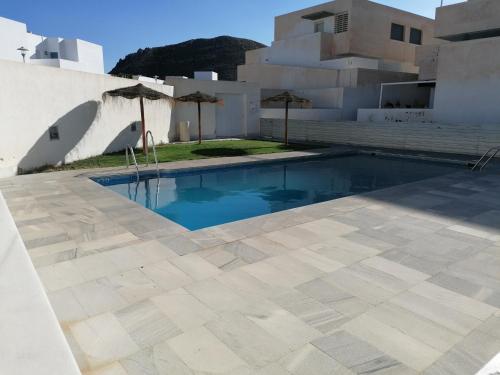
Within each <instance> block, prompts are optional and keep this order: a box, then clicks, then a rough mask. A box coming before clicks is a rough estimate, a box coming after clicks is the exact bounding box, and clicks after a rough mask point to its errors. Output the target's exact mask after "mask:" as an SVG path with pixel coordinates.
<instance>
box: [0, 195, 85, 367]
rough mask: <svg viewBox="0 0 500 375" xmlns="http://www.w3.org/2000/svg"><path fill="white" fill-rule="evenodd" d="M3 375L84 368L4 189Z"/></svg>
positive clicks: (0, 206)
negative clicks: (32, 260)
mask: <svg viewBox="0 0 500 375" xmlns="http://www.w3.org/2000/svg"><path fill="white" fill-rule="evenodd" d="M0 259H2V261H1V262H0V299H1V301H2V302H1V308H0V320H1V322H2V324H1V326H0V353H2V354H1V358H2V360H1V361H0V374H16V375H33V374H37V375H79V374H80V370H79V369H78V366H77V364H76V361H75V359H74V357H73V355H72V353H71V350H70V348H69V346H68V344H67V342H66V340H65V338H64V334H63V332H62V330H61V328H60V326H59V323H58V321H57V318H56V316H55V314H54V311H53V310H52V307H51V306H50V303H49V299H48V298H47V295H46V294H45V291H44V289H43V286H42V283H41V282H40V279H39V278H38V275H37V273H36V271H35V268H34V267H33V264H32V263H31V260H30V257H29V255H28V252H27V251H26V248H25V246H24V244H23V241H22V240H21V237H20V235H19V233H18V231H17V228H16V226H15V224H14V220H13V219H12V217H11V215H10V212H9V210H8V208H7V205H6V203H5V200H4V198H3V196H2V194H1V193H0Z"/></svg>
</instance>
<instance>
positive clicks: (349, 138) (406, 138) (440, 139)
mask: <svg viewBox="0 0 500 375" xmlns="http://www.w3.org/2000/svg"><path fill="white" fill-rule="evenodd" d="M288 126H289V137H290V139H291V140H294V141H302V142H306V141H309V142H325V143H338V144H349V145H359V146H371V147H383V148H394V149H400V150H414V151H429V152H442V153H456V154H468V155H482V154H483V153H485V152H486V151H487V150H488V149H489V148H491V147H494V146H498V145H499V144H500V126H498V125H495V124H493V125H446V124H429V123H394V122H393V123H389V122H386V123H366V122H319V121H297V120H291V121H289V125H288ZM283 133H284V121H283V120H276V119H274V120H270V119H262V120H261V136H262V137H264V138H273V139H282V138H283Z"/></svg>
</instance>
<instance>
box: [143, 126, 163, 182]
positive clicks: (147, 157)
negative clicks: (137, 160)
mask: <svg viewBox="0 0 500 375" xmlns="http://www.w3.org/2000/svg"><path fill="white" fill-rule="evenodd" d="M149 137H151V143H153V155H154V157H155V163H156V172H157V173H158V176H160V167H159V165H158V157H157V155H156V145H155V139H154V137H153V133H152V132H151V130H148V131H147V132H146V147H149V146H148V138H149ZM146 166H149V153H148V152H146Z"/></svg>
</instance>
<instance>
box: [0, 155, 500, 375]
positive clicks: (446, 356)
mask: <svg viewBox="0 0 500 375" xmlns="http://www.w3.org/2000/svg"><path fill="white" fill-rule="evenodd" d="M290 156H297V154H293V153H292V154H287V155H286V157H290ZM276 157H283V156H280V155H274V156H272V158H276ZM264 158H267V156H259V157H251V158H250V157H241V158H231V159H217V160H199V161H193V162H180V163H175V164H169V165H166V166H165V167H166V168H178V167H187V166H206V165H212V164H224V163H227V162H228V160H231V162H248V161H254V160H256V159H264ZM108 172H109V171H108ZM79 173H81V172H58V173H50V174H39V175H29V176H19V177H15V178H9V179H3V180H0V190H1V192H2V194H3V195H4V196H5V198H6V200H7V203H8V206H9V208H10V210H11V213H12V215H13V217H14V219H15V221H16V224H17V226H18V228H19V231H20V233H21V235H22V237H23V240H24V242H25V244H26V247H27V248H28V251H29V254H30V256H31V259H32V261H33V263H34V264H35V266H36V268H37V271H38V274H39V276H40V278H41V280H42V282H43V284H44V286H45V288H46V291H47V294H48V297H49V299H50V301H51V303H52V305H53V308H54V310H55V312H56V314H57V317H58V319H59V321H60V324H61V326H62V328H63V330H64V333H65V335H66V338H67V340H68V343H69V344H70V346H71V348H72V351H73V353H74V355H75V357H76V359H77V361H78V364H79V366H80V368H81V370H82V372H83V373H85V374H92V375H104V374H106V375H110V374H113V375H125V374H128V375H136V374H137V375H138V374H141V375H142V374H151V375H155V374H183V375H184V374H186V375H187V374H235V375H239V374H257V375H265V374H269V375H285V374H287V375H290V374H296V375H310V374H314V375H323V374H342V375H344V374H345V375H348V374H349V375H352V374H376V375H382V374H383V375H388V374H391V375H392V374H418V373H423V374H427V375H441V374H453V375H460V374H464V375H470V374H474V373H476V372H477V371H478V370H479V369H480V368H482V367H483V366H484V365H485V364H486V363H487V362H488V361H489V360H490V359H491V358H493V357H494V356H495V355H496V354H497V353H498V352H499V351H500V309H499V308H500V194H499V192H500V175H493V174H484V173H483V174H480V173H471V172H468V171H464V172H458V173H455V174H452V175H447V176H443V177H439V178H434V179H430V180H425V181H421V182H417V183H412V184H408V185H404V186H399V187H394V188H390V189H386V190H382V191H378V192H372V193H369V194H365V195H359V196H354V197H349V198H344V199H340V200H336V201H330V202H325V203H321V204H316V205H312V206H307V207H303V208H298V209H294V210H290V211H284V212H281V213H276V214H271V215H267V216H264V217H259V218H254V219H249V220H245V221H242V222H236V223H231V224H226V225H221V226H218V227H214V228H209V229H204V230H200V231H196V232H189V231H187V230H185V229H184V228H182V227H180V226H178V225H177V224H174V223H172V222H170V221H168V220H166V219H164V218H162V217H160V216H157V215H156V214H154V213H152V212H150V211H148V210H146V209H144V208H142V207H140V206H138V205H136V204H135V203H133V202H130V201H128V200H127V199H125V198H123V197H121V196H119V195H117V194H115V193H113V192H111V191H109V190H107V189H106V188H104V187H101V186H100V185H98V184H96V183H94V182H93V181H91V180H90V179H88V178H86V177H85V176H77V175H78V174H79Z"/></svg>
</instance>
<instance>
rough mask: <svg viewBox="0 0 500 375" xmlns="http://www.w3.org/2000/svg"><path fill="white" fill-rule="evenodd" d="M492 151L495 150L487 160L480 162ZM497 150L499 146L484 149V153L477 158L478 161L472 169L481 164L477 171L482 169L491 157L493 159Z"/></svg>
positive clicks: (499, 149)
mask: <svg viewBox="0 0 500 375" xmlns="http://www.w3.org/2000/svg"><path fill="white" fill-rule="evenodd" d="M492 151H495V152H494V153H493V154H492V155H491V156H490V157H489V158H488V160H486V162H484V163H483V164H481V163H482V161H483V160H485V159H486V158H487V157H488V155H489V154H490V152H492ZM499 152H500V146H497V147H492V148H490V149H489V150H488V151H486V152H485V153H484V155H483V156H482V157H481V159H479V160H478V162H477V163H476V164H475V165H474V166H473V167H472V170H473V171H475V170H476V169H477V168H478V167H479V166H481V167H480V168H479V171H482V170H483V169H484V167H486V166H487V165H488V163H489V162H490V161H491V159H493V158H494V157H495V156H497V155H498V153H499Z"/></svg>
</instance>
